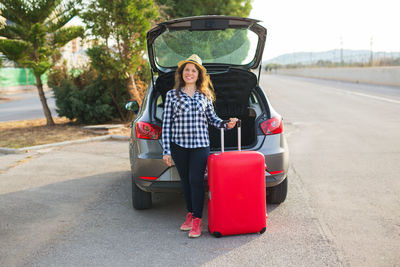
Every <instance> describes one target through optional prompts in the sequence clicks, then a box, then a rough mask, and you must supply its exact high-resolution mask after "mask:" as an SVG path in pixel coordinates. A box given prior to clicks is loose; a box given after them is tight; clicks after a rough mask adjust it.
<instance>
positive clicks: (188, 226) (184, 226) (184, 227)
mask: <svg viewBox="0 0 400 267" xmlns="http://www.w3.org/2000/svg"><path fill="white" fill-rule="evenodd" d="M192 222H193V218H192V213H191V212H189V213H188V214H187V215H186V221H185V222H184V223H183V224H182V225H181V230H182V231H189V230H190V229H192Z"/></svg>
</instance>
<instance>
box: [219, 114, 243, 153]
mask: <svg viewBox="0 0 400 267" xmlns="http://www.w3.org/2000/svg"><path fill="white" fill-rule="evenodd" d="M229 122H230V120H224V121H222V123H221V125H222V127H221V152H222V153H223V152H225V140H224V130H225V125H226V124H228V123H229ZM236 125H237V128H238V150H239V151H241V150H242V144H241V140H242V137H241V127H242V121H241V120H238V121H237V122H236Z"/></svg>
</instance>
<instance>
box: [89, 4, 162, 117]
mask: <svg viewBox="0 0 400 267" xmlns="http://www.w3.org/2000/svg"><path fill="white" fill-rule="evenodd" d="M157 17H158V12H157V8H156V6H155V5H154V2H153V0H119V1H110V0H94V1H92V2H90V3H89V5H88V7H87V8H86V11H85V12H83V14H82V18H83V21H84V22H85V23H86V25H87V30H88V35H90V36H92V37H93V38H94V45H93V47H92V48H91V49H88V52H87V54H88V56H89V57H90V59H91V64H92V66H93V67H94V68H95V69H96V70H97V71H98V72H99V73H101V74H102V76H103V77H104V78H105V79H107V80H109V81H112V80H114V79H122V80H124V81H125V84H126V88H121V89H120V90H128V92H129V94H130V97H131V99H134V100H137V101H138V102H139V103H140V102H141V97H140V94H139V92H138V89H137V86H136V82H135V74H136V75H137V74H138V73H137V70H138V68H140V66H141V64H142V61H143V56H144V52H145V49H146V33H147V31H148V30H149V29H150V27H151V22H152V21H153V20H154V19H156V18H157ZM113 99H114V96H113ZM115 104H116V106H117V107H118V106H119V104H118V103H115ZM118 109H119V112H120V115H121V118H122V119H123V120H126V119H127V118H125V116H124V114H123V112H122V110H121V109H120V107H118Z"/></svg>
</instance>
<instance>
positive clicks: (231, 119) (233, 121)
mask: <svg viewBox="0 0 400 267" xmlns="http://www.w3.org/2000/svg"><path fill="white" fill-rule="evenodd" d="M238 120H239V119H238V118H229V122H228V128H229V129H232V128H233V127H235V125H236V122H237V121H238Z"/></svg>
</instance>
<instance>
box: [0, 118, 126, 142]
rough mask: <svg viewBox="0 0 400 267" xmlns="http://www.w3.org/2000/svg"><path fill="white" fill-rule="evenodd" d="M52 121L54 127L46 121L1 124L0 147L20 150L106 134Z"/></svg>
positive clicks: (122, 130)
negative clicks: (47, 124)
mask: <svg viewBox="0 0 400 267" xmlns="http://www.w3.org/2000/svg"><path fill="white" fill-rule="evenodd" d="M53 119H54V122H55V123H56V125H55V126H46V119H36V120H24V121H13V122H1V123H0V147H8V148H21V147H28V146H35V145H43V144H50V143H57V142H63V141H69V140H78V139H84V138H88V137H94V136H99V135H106V134H107V132H104V131H103V132H100V133H95V132H93V131H89V130H85V129H83V128H82V125H76V124H74V123H73V122H71V121H70V120H69V119H67V118H58V117H55V118H53ZM129 132H130V131H129V128H128V127H125V128H124V129H118V130H117V131H115V130H114V131H113V132H112V134H119V135H129Z"/></svg>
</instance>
